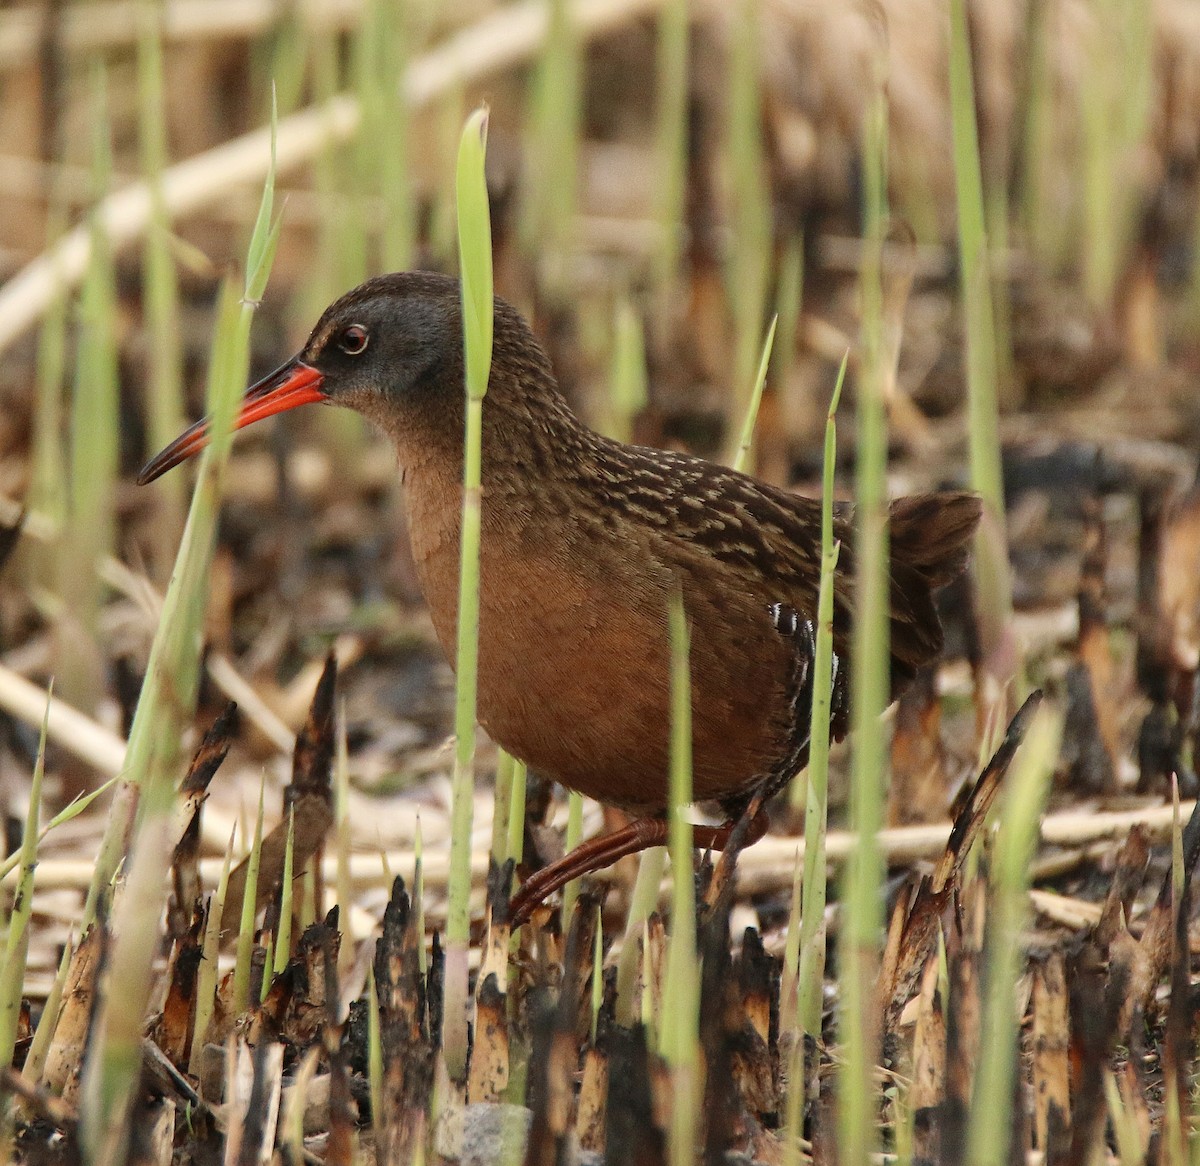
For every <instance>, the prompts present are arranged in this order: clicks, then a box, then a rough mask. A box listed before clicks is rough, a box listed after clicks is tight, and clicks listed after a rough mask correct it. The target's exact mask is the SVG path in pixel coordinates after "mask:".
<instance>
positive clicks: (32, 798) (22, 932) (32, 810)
mask: <svg viewBox="0 0 1200 1166" xmlns="http://www.w3.org/2000/svg"><path fill="white" fill-rule="evenodd" d="M49 696H50V694H49V693H47V699H46V715H45V717H43V719H42V735H41V739H40V740H39V741H38V752H37V760H36V761H35V762H34V766H33V779H32V780H31V782H30V784H29V812H28V813H27V814H26V815H25V831H24V833H23V834H22V836H21V851H20V853H21V874H20V877H19V878H18V879H17V886H16V890H15V891H14V892H13V905H12V911H11V912H10V913H9V916H8V935H7V936H6V937H5V941H4V963H3V964H2V965H0V1065H11V1064H12V1059H13V1050H14V1048H15V1047H16V1042H17V1026H18V1023H19V1021H20V1019H21V989H22V988H23V986H24V983H25V963H26V959H27V957H28V955H29V920H30V919H31V918H32V916H33V871H34V867H36V866H37V847H38V818H39V815H40V813H41V805H42V778H43V776H44V775H45V772H46V722H47V721H48V720H49V718H50V701H49Z"/></svg>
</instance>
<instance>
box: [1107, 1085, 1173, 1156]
mask: <svg viewBox="0 0 1200 1166" xmlns="http://www.w3.org/2000/svg"><path fill="white" fill-rule="evenodd" d="M1104 1100H1105V1102H1106V1103H1107V1105H1108V1120H1109V1121H1110V1122H1112V1128H1113V1140H1114V1141H1115V1142H1116V1144H1117V1161H1118V1162H1119V1163H1120V1166H1141V1163H1142V1162H1144V1161H1145V1157H1144V1156H1143V1154H1142V1138H1141V1134H1140V1133H1139V1132H1138V1128H1137V1119H1136V1118H1135V1117H1134V1116H1133V1114H1131V1113H1130V1112H1129V1110H1128V1109H1126V1107H1125V1103H1124V1102H1123V1101H1122V1100H1121V1090H1120V1089H1119V1088H1118V1086H1117V1079H1116V1077H1115V1076H1113V1072H1112V1070H1111V1069H1106V1070H1105V1071H1104ZM1192 1161H1193V1162H1195V1161H1196V1156H1195V1153H1194V1152H1193V1154H1192Z"/></svg>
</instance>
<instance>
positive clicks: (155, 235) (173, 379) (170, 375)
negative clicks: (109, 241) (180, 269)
mask: <svg viewBox="0 0 1200 1166" xmlns="http://www.w3.org/2000/svg"><path fill="white" fill-rule="evenodd" d="M137 15H138V47H137V73H138V139H139V143H138V144H139V147H140V150H139V152H140V155H141V165H142V176H143V177H144V178H145V180H146V183H147V185H148V187H149V190H150V207H151V209H150V226H149V229H148V230H147V232H146V238H145V244H144V247H143V252H142V262H143V267H144V289H143V296H142V303H143V312H144V315H145V318H146V328H147V332H148V334H149V346H148V347H149V356H148V362H149V368H148V384H147V387H148V392H149V410H148V422H149V423H148V425H147V434H146V436H147V439H148V441H149V444H150V450H149V451H148V452H150V453H153V452H155V451H156V450H160V449H162V448H163V447H164V446H165V445H167V444H168V443H169V442H170V441H171V440H173V439H174V437H175V436H176V435H177V434H178V433H179V432H180V431H181V430H182V429H183V427H184V401H183V343H182V331H181V329H180V323H179V285H178V280H177V277H176V273H175V261H174V258H173V256H172V254H171V243H170V239H171V235H170V231H171V220H170V216H169V215H168V214H167V208H166V202H165V200H164V198H163V188H162V175H163V170H164V169H165V168H166V165H167V135H166V103H165V100H164V95H163V47H162V44H163V36H162V33H163V29H162V22H163V8H162V5H161V4H160V3H158V0H140V2H139V4H138V9H137ZM185 482H186V479H185V478H184V477H183V475H182V474H165V475H164V476H163V477H162V478H160V479H159V480H158V481H157V482H156V483H155V484H154V490H155V492H156V494H157V496H158V503H159V507H160V510H159V515H158V521H157V522H156V523H155V532H156V538H157V539H158V546H157V547H156V552H157V554H156V563H155V565H156V568H157V571H158V573H159V575H160V576H165V575H166V573H167V570H168V567H169V564H170V562H171V560H172V559H173V558H174V547H175V541H176V540H177V539H178V537H179V532H180V531H181V530H182V529H183V515H184V486H185Z"/></svg>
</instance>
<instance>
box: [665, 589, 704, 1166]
mask: <svg viewBox="0 0 1200 1166" xmlns="http://www.w3.org/2000/svg"><path fill="white" fill-rule="evenodd" d="M668 627H669V629H670V635H671V784H670V805H669V813H670V835H669V837H670V849H671V872H672V880H671V884H672V887H673V895H672V900H671V938H670V941H669V945H668V948H667V971H666V978H665V983H664V989H663V994H664V998H665V1000H667V1001H669V1002H670V1004H669V1006H666V1007H664V1008H663V1015H662V1031H661V1038H660V1045H659V1047H660V1049H661V1051H662V1055H663V1057H664V1058H665V1059H666V1062H667V1064H668V1065H669V1066H670V1069H671V1084H672V1093H673V1098H672V1104H671V1124H670V1139H669V1144H670V1151H669V1153H670V1161H671V1163H672V1166H684V1164H685V1163H686V1164H687V1166H691V1163H693V1162H694V1161H695V1157H696V1137H697V1133H698V1131H697V1128H696V1114H697V1108H698V1103H699V1096H698V1093H697V1090H698V1088H699V1067H700V1066H699V1052H700V1037H699V1029H698V1025H699V1010H700V976H699V970H698V967H697V957H696V893H695V886H694V882H693V878H692V824H691V822H690V821H689V820H688V817H687V813H688V808H689V807H690V806H691V804H692V688H691V676H690V662H689V658H690V656H689V654H690V633H689V629H688V624H687V617H686V615H685V613H684V609H683V596H682V594H680V593H679V592H678V591H676V592H675V593H674V594H673V595H672V597H671V607H670V615H669V619H668Z"/></svg>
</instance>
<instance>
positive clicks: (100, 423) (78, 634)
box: [56, 66, 119, 712]
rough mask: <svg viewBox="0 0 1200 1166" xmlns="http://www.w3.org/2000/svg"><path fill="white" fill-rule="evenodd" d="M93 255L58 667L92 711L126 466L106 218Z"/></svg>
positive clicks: (98, 80) (103, 96)
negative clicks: (101, 567)
mask: <svg viewBox="0 0 1200 1166" xmlns="http://www.w3.org/2000/svg"><path fill="white" fill-rule="evenodd" d="M92 100H93V116H92V185H93V188H94V192H95V197H96V200H97V203H98V202H99V200H100V198H101V197H102V196H103V195H104V194H106V193H107V191H108V187H109V185H110V181H111V175H112V146H111V141H110V126H109V115H108V97H107V84H106V80H105V73H104V71H103V69H102V68H101V67H99V66H98V67H97V68H96V71H95V74H94V77H93V99H92ZM90 233H91V242H92V250H91V261H90V262H89V264H88V269H87V273H86V275H85V276H84V282H83V287H82V290H81V292H80V298H79V311H78V339H77V342H76V346H75V374H74V382H75V387H74V396H73V398H72V401H71V443H70V462H69V474H68V478H67V481H68V503H67V505H68V520H67V531H66V537H65V538H64V539H63V540H62V541H61V543H60V544H59V552H60V561H59V585H60V593H61V595H62V598H63V600H64V603H65V608H66V611H67V612H69V613H70V619H71V621H72V626H70V627H67V628H64V629H63V633H64V634H60V636H59V638H58V643H57V655H58V660H57V662H56V671H57V674H58V677H59V680H60V683H61V688H62V695H63V697H64V698H65V699H66V700H67V701H68V703H70V704H73V705H75V707H77V708H81V709H83V710H84V711H85V712H91V711H93V709H94V706H95V703H96V701H97V700H98V699H99V696H100V691H101V685H102V679H101V676H100V670H99V657H98V655H97V647H96V644H97V642H98V641H97V632H98V621H99V617H100V603H101V596H102V587H101V583H100V578H99V575H98V574H97V571H96V564H97V562H99V560H100V559H101V558H102V557H103V556H105V555H107V554H110V553H111V551H112V548H113V545H114V540H115V537H116V527H115V518H114V515H115V513H116V507H115V505H114V498H115V491H116V480H117V473H118V470H119V450H118V409H119V400H118V398H119V378H118V372H117V346H116V334H117V306H116V277H115V275H114V272H113V262H112V252H111V248H110V247H109V243H108V238H107V236H106V234H105V231H104V227H103V225H102V223H101V220H100V218H99V216H98V215H97V214H96V213H95V212H94V211H93V213H92V215H91V219H90Z"/></svg>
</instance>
